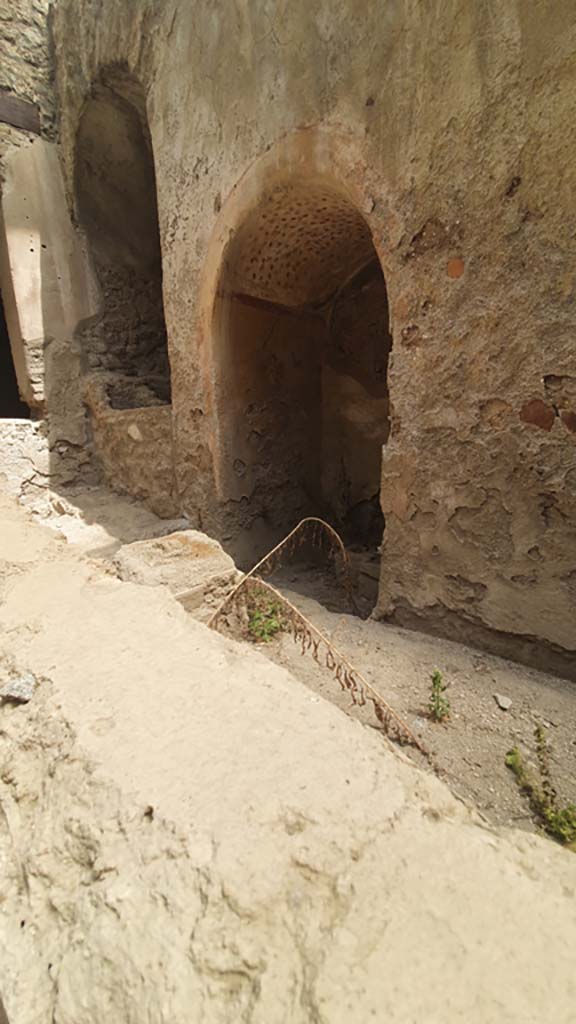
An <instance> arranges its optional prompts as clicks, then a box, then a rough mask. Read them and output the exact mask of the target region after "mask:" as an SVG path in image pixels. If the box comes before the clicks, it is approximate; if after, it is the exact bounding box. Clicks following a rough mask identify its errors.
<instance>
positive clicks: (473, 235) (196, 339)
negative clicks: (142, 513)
mask: <svg viewBox="0 0 576 1024" xmlns="http://www.w3.org/2000/svg"><path fill="white" fill-rule="evenodd" d="M55 39H56V43H55V45H56V55H57V68H58V70H57V80H58V95H59V102H60V107H61V141H62V157H63V161H64V166H65V169H66V176H67V183H68V191H69V195H70V197H71V198H72V196H73V191H74V174H75V153H76V150H75V136H76V131H77V126H78V122H79V117H80V113H81V110H82V106H83V104H84V102H85V98H86V96H87V95H88V93H89V91H90V89H91V88H92V86H93V83H94V81H95V80H96V79H97V78H98V76H99V75H100V74H101V72H102V69H103V68H105V67H106V66H111V65H114V64H118V63H122V64H125V65H126V66H127V67H128V68H129V69H130V71H132V72H133V73H134V74H135V75H136V76H137V77H138V79H139V81H140V82H141V83H142V86H143V89H144V92H145V95H146V105H147V112H148V119H149V124H150V133H151V140H152V148H153V151H154V158H155V165H156V180H157V189H158V209H159V222H160V235H161V242H162V259H163V279H164V303H165V314H166V321H167V327H168V334H169V347H170V363H171V370H172V394H173V407H174V431H175V446H176V448H175V450H176V457H177V472H178V474H179V491H180V493H181V495H182V500H183V507H184V509H185V511H186V512H187V514H188V515H189V516H190V517H191V518H192V519H196V520H198V519H199V518H200V517H201V518H202V520H203V522H204V523H205V525H206V526H207V527H209V528H210V529H213V530H216V531H219V532H220V534H221V535H224V534H225V533H226V529H227V527H226V519H227V517H228V518H230V517H232V518H234V517H237V514H238V508H239V502H240V504H241V501H242V495H240V498H238V497H237V498H236V499H235V502H234V507H232V506H230V504H229V503H226V502H223V501H222V500H221V498H219V497H218V465H219V463H220V462H221V461H222V459H221V455H222V452H221V449H220V447H219V446H220V445H221V444H222V443H223V440H222V436H221V431H220V424H219V422H218V409H217V404H216V403H215V402H214V384H215V375H216V376H217V374H216V371H215V366H214V363H213V358H212V357H213V352H212V343H213V338H212V333H211V332H212V328H213V307H214V302H215V293H216V288H217V282H218V281H219V280H220V272H221V264H222V259H223V255H224V253H225V251H226V249H227V247H229V245H230V242H231V239H232V238H233V237H234V234H235V232H236V231H237V230H238V228H239V225H240V220H239V210H240V208H241V207H244V209H245V210H246V209H248V208H249V207H254V206H255V205H257V204H258V202H259V199H261V197H262V196H264V194H265V191H266V189H268V188H269V187H270V186H271V184H273V183H274V182H275V181H277V180H278V174H279V171H280V169H282V173H283V174H285V175H286V174H287V175H288V177H289V178H290V176H292V177H296V176H299V177H300V179H301V178H302V177H303V178H304V179H307V178H310V180H311V179H312V177H313V175H314V174H316V173H318V172H319V169H320V170H322V173H324V174H325V175H326V176H327V177H329V178H330V180H331V181H332V182H333V184H334V187H338V188H341V189H343V190H344V191H345V192H346V193H347V195H348V196H349V198H350V200H351V201H352V202H353V204H354V205H355V206H356V209H357V210H358V211H359V212H360V213H361V215H362V217H363V218H364V220H365V222H366V224H367V227H368V229H369V231H370V233H371V236H372V238H373V241H374V246H375V249H376V252H377V255H378V257H379V260H380V263H381V265H382V268H383V271H384V276H385V282H386V290H387V295H388V300H389V306H390V324H391V332H392V336H393V346H392V354H391V357H390V361H389V368H388V386H389V396H390V408H391V430H390V436H389V438H388V441H387V443H386V445H385V448H384V457H383V465H382V493H381V500H382V505H383V508H384V514H385V517H386V531H385V538H384V546H383V576H382V584H381V590H380V599H379V604H378V610H377V612H378V614H379V615H382V616H391V617H393V618H400V619H401V620H402V621H411V620H415V621H418V622H420V623H424V624H428V625H430V626H431V628H434V629H440V630H444V631H448V632H451V633H455V632H457V631H458V630H460V631H461V635H463V636H464V638H467V639H472V640H477V641H478V642H480V643H482V644H484V645H486V646H496V647H498V648H499V649H501V650H505V651H507V652H508V653H512V654H517V655H518V656H526V657H528V658H531V657H533V652H532V649H531V648H530V649H528V648H526V647H525V646H524V644H525V643H528V644H529V643H530V640H531V638H536V639H538V640H539V641H544V642H545V643H546V644H547V645H548V647H547V651H548V655H547V657H549V659H550V661H549V663H550V664H551V665H554V664H556V665H557V666H558V665H560V662H562V666H561V667H562V670H563V671H566V672H567V673H569V674H570V673H572V674H574V673H575V672H576V667H575V666H576V657H575V655H574V647H575V643H576V639H575V635H574V628H573V623H574V612H575V608H576V595H575V589H574V579H573V576H574V554H575V551H576V535H575V531H574V526H573V523H574V514H575V512H576V506H575V498H574V487H575V480H574V451H575V449H574V445H575V443H576V434H575V432H574V422H575V418H576V401H575V396H574V391H573V384H574V381H573V378H574V369H573V332H574V326H575V320H576V302H575V300H576V295H575V287H576V286H575V281H574V275H573V271H572V262H573V261H572V260H571V258H570V252H571V250H572V246H573V239H572V233H573V232H572V220H573V218H572V211H573V196H574V190H575V186H576V161H575V160H574V154H575V132H576V109H575V107H576V90H575V88H574V76H575V64H574V61H575V58H574V53H575V50H576V47H575V43H576V12H575V11H574V7H573V4H572V3H571V0H558V2H557V3H555V4H554V5H551V4H546V5H541V6H536V5H534V4H533V3H531V2H530V0H510V3H507V4H491V3H490V4H472V3H470V2H469V0H447V2H446V0H442V2H440V0H434V2H432V3H430V4H427V5H416V4H405V3H402V2H400V0H394V2H390V3H388V4H387V5H386V7H385V9H384V10H383V9H382V8H381V7H380V6H375V5H374V4H373V3H372V2H371V0H360V2H359V3H355V4H354V5H352V4H351V2H350V0H338V2H334V0H330V2H329V0H319V2H318V3H315V4H309V3H307V2H305V0H296V2H295V3H292V4H290V5H289V6H288V7H285V8H283V10H282V14H280V11H279V9H278V6H277V5H276V4H275V3H272V2H267V3H263V4H261V5H260V4H259V5H255V4H249V3H241V4H237V5H234V6H233V7H232V6H229V5H221V6H220V7H218V8H217V9H214V7H213V5H207V4H206V5H204V4H199V5H195V6H194V9H193V10H192V9H190V8H189V7H188V5H185V4H183V3H180V4H176V5H173V4H168V3H165V4H164V3H151V2H150V3H147V2H143V3H139V4H138V5H119V4H117V3H116V2H114V0H102V3H100V4H98V5H97V6H91V5H89V4H87V3H86V4H84V5H83V6H82V17H78V3H77V0H59V2H58V4H57V10H56V15H55ZM167 54H169V59H167ZM514 637H516V638H517V641H515V640H514V639H513V638H514ZM554 652H556V654H557V655H558V658H559V659H560V661H555V660H554V659H555V653H554ZM562 652H564V653H562ZM566 652H572V653H571V654H567V653H566Z"/></svg>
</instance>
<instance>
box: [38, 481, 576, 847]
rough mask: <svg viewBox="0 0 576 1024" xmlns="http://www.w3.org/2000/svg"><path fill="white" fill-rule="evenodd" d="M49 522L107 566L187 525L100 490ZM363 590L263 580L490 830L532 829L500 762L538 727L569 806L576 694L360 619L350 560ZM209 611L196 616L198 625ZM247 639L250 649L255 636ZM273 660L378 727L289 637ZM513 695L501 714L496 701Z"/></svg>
mask: <svg viewBox="0 0 576 1024" xmlns="http://www.w3.org/2000/svg"><path fill="white" fill-rule="evenodd" d="M48 522H49V525H50V526H51V527H52V528H53V529H56V530H58V531H59V532H60V533H62V534H63V535H64V536H65V537H66V539H67V540H68V541H69V542H70V543H71V544H72V545H73V546H74V547H75V549H76V550H79V551H81V552H82V553H83V554H88V555H90V556H91V557H93V558H94V557H95V558H97V559H101V560H103V561H104V562H108V561H109V560H111V559H112V558H113V556H114V554H115V553H116V551H117V550H118V548H119V547H120V546H121V545H122V544H129V543H131V542H133V541H136V540H138V539H140V538H146V537H152V536H161V535H163V534H166V533H170V532H171V531H172V530H174V529H178V528H182V527H185V526H186V525H187V524H186V522H185V521H184V520H177V521H165V520H159V519H158V518H157V517H156V516H155V515H154V514H153V513H151V512H149V511H147V510H146V509H145V508H143V507H142V506H141V505H140V504H139V503H138V502H134V501H132V500H131V499H129V498H124V497H120V496H118V495H115V494H113V493H111V492H108V491H105V490H103V489H100V488H94V489H92V490H89V491H81V492H77V493H71V494H70V496H69V498H68V500H66V499H60V501H59V505H58V507H57V508H56V509H55V510H54V514H53V515H52V516H51V517H50V518H49V520H48ZM351 561H352V563H353V565H354V569H355V572H356V575H357V578H359V579H360V581H361V586H360V587H359V589H358V590H357V594H356V598H357V602H358V605H359V611H360V612H361V614H362V616H363V617H360V616H358V615H351V614H350V606H349V603H348V600H347V597H346V595H345V593H344V592H343V589H342V588H341V587H339V586H338V584H337V582H336V581H335V578H334V575H333V573H332V572H329V571H323V570H322V569H321V568H319V566H318V565H317V564H316V565H311V564H309V563H306V562H302V563H300V564H298V563H295V564H292V565H287V566H284V567H283V568H282V569H280V570H279V571H277V572H276V573H275V574H274V575H273V576H270V577H268V578H269V580H270V582H272V583H274V584H275V585H277V586H278V587H279V589H280V590H281V591H282V592H283V593H284V594H285V595H286V597H288V598H289V600H291V601H292V602H293V603H294V604H295V605H296V606H297V607H298V608H300V610H301V611H302V612H303V613H304V614H305V615H306V616H307V617H308V618H309V619H310V620H311V621H312V622H313V623H314V624H315V625H317V626H318V627H319V628H320V629H322V630H323V631H324V632H326V633H327V634H329V635H330V636H331V637H332V639H333V641H334V643H335V644H336V645H337V646H338V647H339V648H340V650H341V651H342V653H343V654H345V655H346V657H347V658H348V659H349V660H350V661H351V662H352V664H353V665H355V666H356V667H357V668H358V670H359V671H360V672H361V673H362V674H364V675H365V677H366V678H367V679H368V681H369V682H370V683H372V685H374V686H375V687H376V689H377V690H379V692H380V693H381V694H382V696H383V697H384V698H385V700H386V701H387V702H388V703H389V704H391V705H392V707H393V708H394V709H395V710H396V711H397V712H398V713H399V714H400V715H401V716H402V717H403V718H404V719H405V721H406V722H407V724H408V725H409V726H410V728H411V729H412V730H413V731H414V732H415V733H416V734H417V735H418V736H419V737H420V738H421V739H422V741H423V743H424V745H425V746H426V748H427V749H428V750H429V752H430V755H431V757H430V759H429V760H428V761H427V760H426V759H425V758H423V757H422V756H421V755H420V754H419V753H418V752H417V751H414V750H412V749H411V748H406V751H407V753H408V754H409V756H410V757H411V758H412V759H413V760H414V761H415V762H416V763H417V764H419V765H420V766H422V767H425V768H427V769H428V770H431V769H432V770H434V771H435V772H436V774H437V775H438V776H439V777H440V778H442V779H444V780H445V781H446V782H447V783H448V785H449V786H450V788H451V789H452V791H453V792H454V793H455V794H456V795H458V796H461V797H463V798H465V799H467V800H468V801H470V802H471V803H472V804H473V805H474V806H475V807H476V808H477V809H479V810H480V812H481V813H482V814H484V815H485V816H486V818H487V819H488V820H489V821H491V822H493V823H495V824H505V825H513V826H515V827H518V828H522V829H527V830H537V829H538V827H539V826H538V823H537V822H536V821H535V820H534V818H533V816H532V814H531V811H530V808H529V806H528V804H527V801H526V799H525V797H523V796H522V795H521V794H520V792H519V790H518V786H517V784H516V782H515V780H514V778H513V776H512V775H511V773H510V771H509V769H507V768H506V766H505V756H506V753H507V751H508V750H510V748H511V747H513V746H518V747H519V748H520V749H521V751H522V753H523V754H524V755H525V757H526V759H527V761H528V763H529V764H533V765H534V766H535V744H534V728H535V726H536V725H537V724H538V723H541V724H543V725H544V727H545V728H546V730H547V733H546V735H547V739H548V745H549V748H550V767H551V771H552V775H553V781H554V783H555V786H556V789H557V792H558V797H559V801H560V802H561V803H576V687H575V686H574V684H573V683H571V682H569V681H567V680H564V679H559V678H557V677H555V676H551V675H547V674H545V673H543V672H540V671H537V670H536V669H531V668H528V667H526V666H524V665H518V664H515V663H513V662H509V661H506V660H505V659H502V658H497V657H493V656H491V655H488V654H484V653H483V652H481V651H477V650H474V649H472V648H468V647H465V646H464V645H462V644H457V643H450V642H449V641H446V640H443V639H437V638H434V637H429V636H426V635H424V634H422V633H416V632H413V631H410V630H406V629H401V628H398V627H394V626H389V625H386V624H384V623H379V622H374V621H372V620H370V619H367V618H366V616H367V615H368V614H369V610H370V607H371V602H373V600H374V597H375V587H376V586H377V578H378V559H377V558H374V557H373V558H370V557H369V556H368V555H366V554H363V553H353V554H352V556H351ZM211 610H213V608H212V607H210V608H207V609H202V608H201V609H198V610H196V611H195V616H196V617H197V618H199V619H200V620H205V619H206V618H207V617H208V614H209V612H210V611H211ZM244 639H246V640H248V641H249V642H251V640H250V637H248V636H245V637H244ZM259 647H260V650H261V651H262V653H264V654H265V655H266V656H267V657H269V658H270V659H271V660H273V661H275V662H276V663H278V664H281V665H283V666H285V667H286V668H288V669H289V670H290V672H292V673H293V674H294V675H295V676H297V678H299V679H300V680H301V681H302V682H303V683H305V684H306V686H308V687H309V688H310V689H311V690H312V691H313V692H314V694H316V695H317V696H318V697H321V698H324V699H326V700H329V701H330V702H332V703H334V704H336V705H337V706H338V707H340V708H341V709H342V710H344V711H345V712H346V713H347V714H350V715H351V716H352V717H353V718H355V719H357V720H359V721H361V722H363V723H364V724H366V725H367V726H368V727H371V728H377V727H378V723H377V722H375V720H374V718H373V716H372V715H371V714H370V712H369V711H367V710H365V709H362V708H357V707H354V706H351V705H350V701H349V699H348V697H347V695H346V694H343V693H342V691H341V690H340V687H339V686H338V684H337V683H336V681H335V680H334V679H333V677H332V676H331V675H330V674H329V673H328V672H327V671H326V670H325V669H323V668H321V667H320V666H319V665H317V664H316V663H315V662H314V661H313V660H312V659H311V658H309V657H302V656H301V655H300V653H299V650H298V649H297V648H296V647H295V646H294V644H293V642H292V640H291V639H290V636H289V635H281V636H280V637H278V638H277V639H275V640H274V641H273V642H272V643H268V644H261V645H259ZM435 668H438V669H440V671H441V672H442V674H443V678H444V682H445V683H447V684H448V691H447V694H446V695H447V697H448V699H449V701H450V707H451V714H450V719H449V721H448V722H446V723H445V724H442V725H438V724H436V723H434V722H432V721H431V720H430V718H429V715H428V713H427V709H428V700H429V696H430V679H431V673H432V671H433V670H434V669H435ZM495 695H500V696H503V697H505V698H509V700H511V705H510V707H509V709H508V710H502V708H501V707H500V706H499V704H498V702H497V700H496V696H495Z"/></svg>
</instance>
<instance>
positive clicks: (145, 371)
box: [75, 69, 170, 409]
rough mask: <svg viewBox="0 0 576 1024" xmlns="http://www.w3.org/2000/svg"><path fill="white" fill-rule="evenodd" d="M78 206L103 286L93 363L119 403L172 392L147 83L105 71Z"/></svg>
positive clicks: (88, 350)
mask: <svg viewBox="0 0 576 1024" xmlns="http://www.w3.org/2000/svg"><path fill="white" fill-rule="evenodd" d="M75 189H76V206H77V212H78V217H79V220H80V223H81V225H82V227H83V229H84V231H85V233H86V237H87V240H88V243H89V247H90V251H91V255H92V258H93V262H94V266H95V270H96V275H97V278H98V281H99V284H100V289H101V293H102V313H101V316H100V317H98V318H97V319H96V320H94V321H91V322H90V324H89V325H87V326H84V328H83V329H82V331H81V341H82V349H83V356H84V365H85V369H86V370H87V371H91V372H99V373H101V374H102V375H106V380H107V385H106V386H107V397H108V401H109V403H110V405H111V406H112V407H113V408H117V409H125V408H135V407H140V406H147V405H159V404H164V403H167V402H169V401H170V367H169V362H168V349H167V341H166V325H165V322H164V307H163V301H162V256H161V249H160V235H159V228H158V209H157V202H156V178H155V172H154V160H153V154H152V144H151V139H150V131H149V128H148V121H147V116H146V102H145V96H144V91H143V89H142V87H141V85H140V83H139V82H138V81H137V80H136V79H135V78H134V76H132V75H131V74H129V73H128V72H127V71H125V70H123V69H114V70H112V71H109V72H108V73H107V74H106V75H105V76H104V77H103V78H102V79H101V81H100V82H99V84H98V85H96V86H95V87H94V89H93V91H92V94H91V96H90V98H89V100H88V102H87V103H86V106H85V107H84V110H83V112H82V115H81V118H80V123H79V126H78V133H77V139H76V165H75Z"/></svg>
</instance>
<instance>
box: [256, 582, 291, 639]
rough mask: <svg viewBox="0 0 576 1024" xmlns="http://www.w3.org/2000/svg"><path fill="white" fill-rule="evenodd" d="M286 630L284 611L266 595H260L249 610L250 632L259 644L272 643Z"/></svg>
mask: <svg viewBox="0 0 576 1024" xmlns="http://www.w3.org/2000/svg"><path fill="white" fill-rule="evenodd" d="M283 629H284V621H283V618H282V609H281V607H280V604H279V603H278V602H277V601H273V600H272V599H271V598H270V597H268V596H267V595H266V594H260V593H259V594H258V595H257V596H256V598H255V599H254V602H253V604H252V606H251V607H250V608H249V610H248V632H249V633H250V636H251V637H252V639H253V640H256V641H258V642H259V643H265V644H267V643H270V641H271V640H273V639H274V637H275V636H276V634H277V633H280V632H281V630H283Z"/></svg>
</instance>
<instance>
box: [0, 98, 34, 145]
mask: <svg viewBox="0 0 576 1024" xmlns="http://www.w3.org/2000/svg"><path fill="white" fill-rule="evenodd" d="M0 122H3V123H4V124H11V125H12V126H13V127H14V128H23V129H24V131H26V132H34V133H35V134H36V135H39V134H40V111H39V110H38V107H37V106H36V104H35V103H31V102H30V100H22V99H20V97H19V96H13V95H12V93H9V92H1V91H0Z"/></svg>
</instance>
